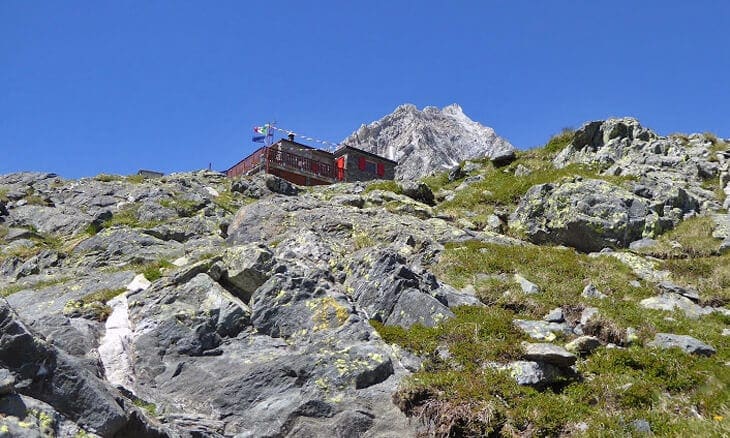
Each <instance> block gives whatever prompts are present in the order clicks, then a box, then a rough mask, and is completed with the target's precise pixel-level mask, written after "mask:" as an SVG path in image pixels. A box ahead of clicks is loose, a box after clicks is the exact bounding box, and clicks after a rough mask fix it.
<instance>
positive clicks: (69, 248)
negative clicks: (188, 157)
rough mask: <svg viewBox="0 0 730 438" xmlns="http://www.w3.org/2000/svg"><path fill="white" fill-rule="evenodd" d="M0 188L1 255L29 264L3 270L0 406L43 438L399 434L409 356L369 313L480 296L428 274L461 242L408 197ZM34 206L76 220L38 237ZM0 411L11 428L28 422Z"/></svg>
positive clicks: (55, 183)
mask: <svg viewBox="0 0 730 438" xmlns="http://www.w3.org/2000/svg"><path fill="white" fill-rule="evenodd" d="M0 181H3V183H4V184H5V185H4V186H3V187H6V188H7V189H6V190H4V193H7V195H6V196H7V197H8V201H9V202H7V203H4V204H3V206H4V207H5V205H7V214H6V212H5V211H3V216H2V224H1V225H2V227H3V229H2V230H3V235H2V238H3V239H5V240H4V242H7V243H8V244H9V245H8V250H10V249H11V248H21V249H22V251H37V254H36V255H34V256H33V257H30V258H27V259H21V258H18V257H13V256H11V257H9V258H7V259H6V260H5V261H4V262H3V264H2V272H3V274H2V277H1V278H0V288H12V289H13V291H14V292H13V293H12V294H11V295H10V296H9V297H8V301H7V304H3V305H4V306H5V307H2V309H3V312H4V313H2V315H4V316H3V318H5V319H4V320H3V321H5V322H3V324H4V325H3V327H4V329H3V331H2V341H1V342H0V352H1V353H2V354H0V369H2V370H5V371H4V372H5V374H1V376H5V377H3V380H2V381H3V382H5V383H3V386H2V388H3V395H2V397H4V398H3V400H5V398H7V397H16V398H17V400H18V403H21V402H22V403H21V404H24V405H25V406H30V405H31V404H33V403H35V404H41V403H42V404H44V405H43V406H46V407H45V408H44V409H45V410H38V412H48V415H50V416H51V417H52V418H54V420H53V421H52V422H51V423H52V427H53V428H54V430H55V431H56V432H55V433H56V434H60V435H61V436H69V433H70V436H73V435H74V434H75V433H77V432H78V431H79V430H82V429H83V430H85V431H86V432H88V433H94V434H98V435H101V436H111V435H114V434H115V433H126V434H127V436H139V437H157V436H234V435H238V436H301V435H306V436H325V435H331V434H332V433H333V431H335V433H336V434H339V436H411V435H414V434H415V433H417V431H416V428H417V427H418V426H417V425H416V424H413V423H412V422H409V421H408V420H407V418H406V417H405V415H404V414H403V413H402V412H400V410H399V409H398V408H397V407H396V406H395V405H394V404H393V403H392V402H391V396H392V394H393V393H394V392H395V390H396V388H397V385H398V383H399V381H400V379H401V378H402V377H403V376H405V375H407V374H408V373H410V372H412V370H413V369H414V365H413V364H414V363H415V364H417V363H419V362H420V359H419V358H415V357H414V358H411V359H410V360H409V359H408V356H407V355H406V356H404V355H403V352H397V351H396V350H394V349H393V348H392V347H391V346H390V345H388V344H386V343H385V342H384V341H383V339H382V338H381V337H380V336H379V335H378V334H377V333H376V332H375V329H374V328H373V327H372V326H371V324H370V323H369V320H370V319H375V320H377V321H381V322H382V323H384V324H386V325H399V326H402V327H410V326H411V325H413V324H416V323H419V324H423V325H427V326H433V325H435V324H437V323H438V322H439V321H442V320H444V319H447V318H451V317H453V313H452V312H451V310H450V307H453V306H456V305H462V304H475V303H477V302H478V300H476V298H474V296H473V295H471V294H469V293H465V292H460V291H457V290H455V289H454V288H452V287H450V286H449V285H447V284H443V283H441V282H439V281H438V280H437V279H436V277H435V276H434V275H433V273H431V272H430V270H429V269H428V268H427V267H426V266H428V264H429V263H431V262H432V261H433V260H435V259H436V258H437V257H438V254H439V253H440V251H442V250H443V243H444V242H448V241H454V240H457V241H458V240H465V239H468V238H472V237H473V235H471V234H469V233H467V232H465V231H464V230H461V229H459V228H457V227H454V226H453V225H451V224H449V223H447V222H445V221H444V220H442V219H436V218H434V217H433V215H432V213H431V212H430V209H431V207H430V206H429V205H426V204H424V203H422V202H419V201H418V200H416V199H420V200H422V201H426V202H431V198H429V197H428V194H430V191H427V190H425V189H424V187H421V186H418V185H414V186H413V189H414V190H411V191H408V193H409V196H410V197H409V196H405V195H397V194H394V193H391V192H383V191H372V192H369V193H362V187H361V186H358V185H351V184H350V185H347V184H346V185H339V186H332V187H327V188H323V189H321V190H318V191H312V192H304V191H301V190H299V189H298V188H293V186H291V185H290V184H288V183H284V182H281V181H277V180H276V178H275V177H272V176H267V177H264V178H254V179H253V180H247V181H245V182H243V181H239V182H237V183H235V184H234V183H233V182H231V181H229V180H227V179H225V178H222V177H221V176H220V175H218V174H214V173H209V172H197V173H193V174H175V175H170V176H168V177H165V178H164V179H161V180H155V181H137V180H135V181H126V180H124V178H122V177H114V178H106V177H105V178H99V179H86V180H80V181H66V180H63V179H60V178H58V177H56V176H54V175H47V174H27V175H26V174H14V175H9V176H4V177H0ZM243 185H246V187H248V188H249V189H250V188H251V187H254V188H256V190H255V191H252V190H249V189H246V190H243V189H241V188H242V187H243ZM234 186H235V188H236V190H234ZM28 187H33V193H34V195H33V198H32V199H35V201H34V202H40V201H39V199H48V200H49V201H48V203H47V205H44V206H42V208H43V210H42V211H41V210H38V212H39V213H38V214H36V215H35V216H33V215H30V214H29V211H30V210H28V208H26V207H28V205H27V204H25V203H23V202H18V201H22V200H24V199H28V196H30V195H28V193H29V190H28ZM237 190H242V191H237ZM243 192H245V193H249V194H252V195H255V199H256V201H255V202H254V201H253V199H252V197H250V196H249V194H245V193H243ZM254 192H255V193H254ZM333 192H334V195H333ZM414 198H415V199H414ZM44 202H45V201H44ZM384 203H391V204H393V203H398V204H399V205H401V206H402V207H403V208H402V209H400V210H397V211H394V212H389V211H387V210H385V209H384V208H383V204H384ZM31 207H36V206H34V205H33V206H31ZM45 209H49V211H50V213H49V214H52V213H53V212H55V211H58V212H59V214H60V215H59V216H58V217H59V218H61V219H63V220H64V221H65V219H64V216H63V214H65V213H64V212H72V214H71V216H73V217H74V221H67V222H63V223H61V222H58V224H59V226H55V225H54V226H53V227H52V228H43V230H41V229H40V228H37V227H36V225H39V224H40V223H36V222H34V221H38V220H42V219H39V218H40V217H42V215H40V213H43V214H45ZM43 217H44V216H43ZM95 217H97V218H102V219H100V221H99V222H98V223H97V224H96V226H93V227H92V226H90V224H93V223H94V222H93V221H94V219H93V218H95ZM59 220H60V219H59ZM10 245H13V246H10ZM5 250H6V249H5V248H4V249H3V251H5ZM12 251H20V250H18V249H12ZM145 276H147V277H145ZM3 303H5V302H4V301H3ZM406 367H409V368H406ZM6 377H7V378H6ZM48 385H51V386H50V387H49V386H48ZM82 392H83V393H85V394H88V395H87V396H86V397H85V398H81V401H79V399H80V396H79V394H81V393H82ZM8 400H9V399H8ZM135 405H138V406H142V407H144V409H140V408H137V407H135ZM8 406H9V405H7V406H6V405H4V404H2V403H0V412H3V413H4V414H6V415H12V416H13V417H12V418H15V419H17V421H15V420H13V421H10V420H8V421H6V422H5V423H4V424H6V425H7V427H8V429H9V430H10V429H12V430H15V429H14V428H15V426H17V424H26V423H28V424H31V423H32V421H35V420H33V418H35V417H32V415H34V414H32V413H31V412H30V411H28V410H27V409H25V410H24V409H20V408H19V409H15V410H11V408H10V407H8ZM13 406H15V405H13ZM13 409H14V408H13ZM33 412H36V411H33ZM44 415H45V414H44ZM44 418H45V417H44ZM16 423H17V424H16ZM41 423H42V422H41V421H40V420H38V430H41V429H42V427H43V425H42V424H41ZM33 424H35V423H33ZM65 431H71V432H69V433H66V432H65ZM64 433H65V434H66V435H63V434H64Z"/></svg>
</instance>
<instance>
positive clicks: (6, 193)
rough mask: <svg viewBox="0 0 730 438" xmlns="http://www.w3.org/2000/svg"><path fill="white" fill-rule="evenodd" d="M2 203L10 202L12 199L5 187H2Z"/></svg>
mask: <svg viewBox="0 0 730 438" xmlns="http://www.w3.org/2000/svg"><path fill="white" fill-rule="evenodd" d="M0 201H1V202H8V201H10V199H9V198H8V189H7V188H5V187H0Z"/></svg>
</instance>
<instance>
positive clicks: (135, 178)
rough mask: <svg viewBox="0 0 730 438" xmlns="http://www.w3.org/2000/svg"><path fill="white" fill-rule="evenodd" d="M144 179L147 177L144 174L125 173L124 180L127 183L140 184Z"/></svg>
mask: <svg viewBox="0 0 730 438" xmlns="http://www.w3.org/2000/svg"><path fill="white" fill-rule="evenodd" d="M145 179H147V178H146V177H145V176H144V175H136V174H135V175H127V176H126V177H125V178H124V180H125V181H127V182H128V183H132V184H142V183H143V182H144V181H145Z"/></svg>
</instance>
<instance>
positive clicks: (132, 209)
mask: <svg viewBox="0 0 730 438" xmlns="http://www.w3.org/2000/svg"><path fill="white" fill-rule="evenodd" d="M137 210H138V208H137V207H136V206H128V207H126V208H122V209H120V210H119V211H118V212H117V213H114V215H113V216H112V217H111V219H108V220H106V221H104V224H103V225H102V226H103V227H104V228H111V227H113V226H117V225H121V226H127V227H130V228H137V227H139V226H141V222H140V221H139V219H138V218H137Z"/></svg>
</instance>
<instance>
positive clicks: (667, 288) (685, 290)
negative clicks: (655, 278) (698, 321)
mask: <svg viewBox="0 0 730 438" xmlns="http://www.w3.org/2000/svg"><path fill="white" fill-rule="evenodd" d="M657 287H658V288H659V290H660V291H662V292H663V293H675V294H677V295H682V296H683V297H687V298H689V299H690V300H692V301H694V302H697V301H699V300H700V295H699V293H697V290H695V289H694V288H691V287H682V286H679V285H677V284H674V283H672V282H671V281H661V282H659V284H658V285H657Z"/></svg>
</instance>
